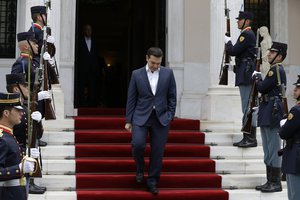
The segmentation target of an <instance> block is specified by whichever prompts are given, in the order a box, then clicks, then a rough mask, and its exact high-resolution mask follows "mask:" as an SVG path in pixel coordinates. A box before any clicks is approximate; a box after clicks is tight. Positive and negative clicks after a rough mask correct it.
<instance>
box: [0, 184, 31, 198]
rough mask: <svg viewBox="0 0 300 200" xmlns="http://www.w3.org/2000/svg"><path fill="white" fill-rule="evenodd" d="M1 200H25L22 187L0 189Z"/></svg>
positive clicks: (24, 190) (24, 189)
mask: <svg viewBox="0 0 300 200" xmlns="http://www.w3.org/2000/svg"><path fill="white" fill-rule="evenodd" d="M0 199H1V200H27V195H26V188H25V187H24V186H14V187H0Z"/></svg>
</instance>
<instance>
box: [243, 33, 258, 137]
mask: <svg viewBox="0 0 300 200" xmlns="http://www.w3.org/2000/svg"><path fill="white" fill-rule="evenodd" d="M256 48H257V55H256V69H255V70H256V71H257V72H259V71H260V61H261V60H260V47H259V29H257V33H256ZM257 106H258V90H257V86H256V83H255V81H254V82H253V84H252V87H251V92H250V96H249V99H248V106H247V113H246V114H245V115H244V119H243V126H242V129H241V131H242V132H243V133H246V134H251V127H253V126H252V114H253V112H254V108H255V107H257Z"/></svg>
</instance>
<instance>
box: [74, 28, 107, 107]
mask: <svg viewBox="0 0 300 200" xmlns="http://www.w3.org/2000/svg"><path fill="white" fill-rule="evenodd" d="M92 34H93V30H92V26H91V25H89V24H85V25H84V26H83V36H82V38H81V39H80V40H79V45H78V67H77V78H78V90H77V91H78V98H79V99H78V100H79V102H78V103H79V107H96V106H98V105H99V102H100V94H101V91H100V90H101V86H100V84H101V79H102V71H103V67H104V66H101V64H100V61H99V58H100V56H99V49H98V47H97V44H96V41H95V39H94V38H93V36H92ZM87 77H88V78H87Z"/></svg>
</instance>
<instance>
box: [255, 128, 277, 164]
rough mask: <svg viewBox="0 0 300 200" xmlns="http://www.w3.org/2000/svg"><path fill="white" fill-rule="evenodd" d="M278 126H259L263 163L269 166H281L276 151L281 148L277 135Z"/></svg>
mask: <svg viewBox="0 0 300 200" xmlns="http://www.w3.org/2000/svg"><path fill="white" fill-rule="evenodd" d="M278 130H279V129H278V128H270V127H268V126H264V127H260V132H261V139H262V146H263V151H264V163H265V164H266V165H267V166H271V167H277V168H280V167H281V158H280V157H279V156H278V154H277V152H278V150H279V149H280V148H281V140H280V138H279V135H278Z"/></svg>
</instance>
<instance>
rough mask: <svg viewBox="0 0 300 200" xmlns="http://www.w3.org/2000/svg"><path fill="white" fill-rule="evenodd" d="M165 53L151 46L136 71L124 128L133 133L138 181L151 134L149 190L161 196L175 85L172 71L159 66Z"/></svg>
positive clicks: (133, 75) (140, 178) (174, 106)
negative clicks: (160, 186)
mask: <svg viewBox="0 0 300 200" xmlns="http://www.w3.org/2000/svg"><path fill="white" fill-rule="evenodd" d="M162 57H163V52H162V50H161V49H160V48H157V47H152V48H150V49H149V50H148V52H147V55H146V61H147V64H146V66H144V67H142V68H140V69H137V70H134V71H133V72H132V76H131V80H130V83H129V88H128V97H127V106H126V125H125V128H126V129H127V130H128V131H130V132H132V142H131V143H132V154H133V157H134V160H135V163H136V167H137V172H136V181H137V182H138V183H142V182H143V178H144V169H145V160H144V152H145V147H146V137H147V134H148V133H149V135H150V143H151V144H150V145H151V153H150V162H149V170H148V178H147V181H146V182H147V189H148V191H149V192H151V193H152V194H158V189H157V186H156V185H157V183H158V181H159V178H160V172H161V168H162V157H163V154H164V149H165V144H166V142H167V138H168V132H169V124H170V122H171V121H172V119H173V117H174V115H175V109H176V83H175V78H174V74H173V71H172V70H171V69H170V68H167V67H163V66H160V65H161V61H162Z"/></svg>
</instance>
